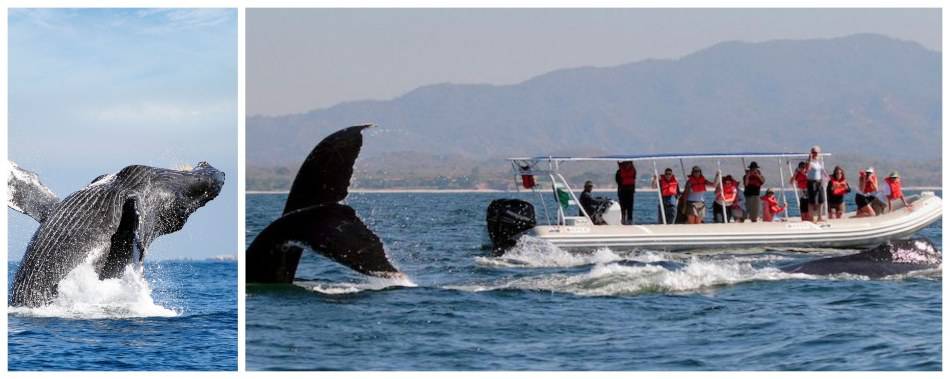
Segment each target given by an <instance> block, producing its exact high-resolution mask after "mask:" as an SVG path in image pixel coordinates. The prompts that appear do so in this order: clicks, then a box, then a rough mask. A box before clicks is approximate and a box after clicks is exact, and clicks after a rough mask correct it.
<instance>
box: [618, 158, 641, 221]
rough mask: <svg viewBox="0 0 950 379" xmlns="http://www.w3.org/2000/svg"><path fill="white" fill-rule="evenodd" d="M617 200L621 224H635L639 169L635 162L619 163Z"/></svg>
mask: <svg viewBox="0 0 950 379" xmlns="http://www.w3.org/2000/svg"><path fill="white" fill-rule="evenodd" d="M617 166H618V168H617V174H616V175H614V179H615V180H616V181H617V200H618V201H619V202H620V223H621V224H623V225H632V224H633V199H634V196H636V194H637V168H636V167H635V166H634V165H633V161H622V162H617Z"/></svg>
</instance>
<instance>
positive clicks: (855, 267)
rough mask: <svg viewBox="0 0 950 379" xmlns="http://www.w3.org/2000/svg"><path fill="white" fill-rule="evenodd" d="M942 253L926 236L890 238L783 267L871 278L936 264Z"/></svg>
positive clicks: (804, 271)
mask: <svg viewBox="0 0 950 379" xmlns="http://www.w3.org/2000/svg"><path fill="white" fill-rule="evenodd" d="M942 262H943V259H942V254H941V252H940V251H939V250H937V248H936V247H935V246H934V244H933V243H932V242H931V241H930V240H928V239H926V238H917V239H912V240H894V241H889V242H885V243H882V244H880V245H878V246H876V247H873V248H870V249H867V250H864V251H862V252H860V253H857V254H852V255H846V256H842V257H832V258H824V259H818V260H814V261H809V262H805V263H801V264H796V265H792V266H787V267H783V268H782V270H783V271H786V272H789V273H803V274H810V275H834V274H854V275H863V276H867V277H871V278H881V277H885V276H891V275H898V274H906V273H908V272H911V271H919V270H925V269H931V268H936V267H940V265H941V264H942Z"/></svg>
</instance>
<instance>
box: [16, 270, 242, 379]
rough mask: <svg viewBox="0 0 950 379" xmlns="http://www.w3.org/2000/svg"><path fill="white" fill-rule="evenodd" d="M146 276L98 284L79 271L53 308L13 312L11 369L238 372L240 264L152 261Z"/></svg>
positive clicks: (67, 282) (63, 286)
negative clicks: (238, 270)
mask: <svg viewBox="0 0 950 379" xmlns="http://www.w3.org/2000/svg"><path fill="white" fill-rule="evenodd" d="M17 265H18V262H10V263H9V266H8V267H9V273H10V274H9V277H8V279H9V283H12V282H13V275H14V273H15V272H16V269H17ZM81 268H82V267H81ZM142 272H144V274H143V273H142ZM142 272H136V271H134V270H127V271H126V273H125V274H124V275H123V277H122V278H120V279H108V280H105V281H99V280H98V278H96V277H95V273H94V272H93V271H91V269H90V270H88V271H84V270H81V269H77V270H75V271H73V272H72V273H71V274H70V276H69V277H68V278H67V279H64V281H63V282H60V294H59V297H58V298H57V299H56V301H54V303H53V304H51V305H49V306H46V307H42V308H34V309H29V308H13V309H11V310H10V313H9V342H8V343H9V350H8V352H9V354H8V357H9V358H8V359H9V369H10V370H12V371H20V370H26V371H39V370H70V371H73V370H95V371H108V370H121V371H141V370H149V371H150V370H189V371H192V370H237V264H236V262H233V261H159V262H147V263H146V264H145V265H144V270H143V271H142Z"/></svg>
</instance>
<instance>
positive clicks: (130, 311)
mask: <svg viewBox="0 0 950 379" xmlns="http://www.w3.org/2000/svg"><path fill="white" fill-rule="evenodd" d="M100 254H102V253H101V252H100V253H99V254H91V255H90V256H89V257H88V258H86V260H85V261H84V262H83V263H82V264H80V265H79V266H77V267H76V268H74V269H73V270H72V271H70V272H69V274H67V275H66V277H65V278H63V280H61V281H60V282H59V285H58V291H57V295H56V298H55V299H53V302H52V303H50V304H47V305H44V306H41V307H35V308H31V307H10V314H12V315H18V316H28V317H60V318H71V319H120V318H143V317H176V316H178V315H179V312H178V311H176V310H173V309H168V308H165V307H163V306H162V305H159V304H156V303H155V300H154V299H152V290H151V288H150V287H149V284H148V281H147V280H146V279H145V275H144V272H143V270H142V269H141V268H135V267H133V266H132V265H129V266H126V267H125V271H123V273H122V276H121V277H118V278H114V279H105V280H99V275H98V274H97V273H96V270H95V267H94V265H93V262H95V260H96V258H98V256H99V255H100Z"/></svg>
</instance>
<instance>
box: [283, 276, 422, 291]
mask: <svg viewBox="0 0 950 379" xmlns="http://www.w3.org/2000/svg"><path fill="white" fill-rule="evenodd" d="M294 285H296V286H299V287H303V288H306V289H307V290H310V291H313V292H318V293H322V294H324V295H346V294H354V293H359V292H363V291H382V290H385V289H388V288H394V287H417V285H416V283H414V282H413V281H412V280H411V279H409V278H408V277H402V278H378V277H366V281H365V282H351V283H348V282H326V281H319V280H302V281H295V282H294Z"/></svg>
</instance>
